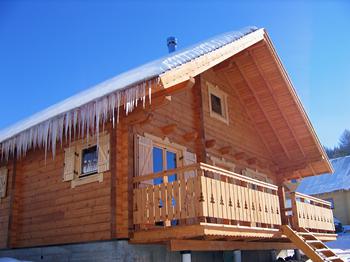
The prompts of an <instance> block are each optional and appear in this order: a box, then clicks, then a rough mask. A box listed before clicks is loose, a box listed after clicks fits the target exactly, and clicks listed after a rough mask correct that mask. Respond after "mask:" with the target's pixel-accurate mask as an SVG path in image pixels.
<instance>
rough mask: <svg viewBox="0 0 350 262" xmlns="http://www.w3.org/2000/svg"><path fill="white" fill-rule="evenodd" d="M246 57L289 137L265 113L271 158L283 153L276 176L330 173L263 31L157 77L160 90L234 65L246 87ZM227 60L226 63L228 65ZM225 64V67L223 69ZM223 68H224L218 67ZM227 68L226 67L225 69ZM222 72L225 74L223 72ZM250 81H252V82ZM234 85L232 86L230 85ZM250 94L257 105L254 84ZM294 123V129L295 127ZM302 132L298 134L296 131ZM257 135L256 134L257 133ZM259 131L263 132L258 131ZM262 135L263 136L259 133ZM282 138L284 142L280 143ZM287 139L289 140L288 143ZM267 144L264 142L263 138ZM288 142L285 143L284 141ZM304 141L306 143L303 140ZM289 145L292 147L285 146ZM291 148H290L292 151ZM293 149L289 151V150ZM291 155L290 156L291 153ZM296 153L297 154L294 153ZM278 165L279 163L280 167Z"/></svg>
mask: <svg viewBox="0 0 350 262" xmlns="http://www.w3.org/2000/svg"><path fill="white" fill-rule="evenodd" d="M259 48H260V49H261V50H260V51H259V50H258V52H265V53H266V55H267V56H269V60H270V61H271V65H272V66H273V67H274V72H273V73H274V74H278V76H279V78H280V82H279V83H278V85H279V88H280V90H282V91H281V92H283V93H284V95H286V96H287V99H288V100H289V102H288V103H289V105H288V106H287V105H286V106H284V105H283V103H282V104H281V103H279V102H278V101H279V100H282V98H280V97H278V96H279V94H278V93H277V92H276V94H275V92H274V83H268V80H267V78H268V76H265V74H268V72H266V71H268V70H265V69H263V68H262V66H260V64H261V63H262V62H260V61H259V59H257V58H255V57H254V52H255V51H254V50H257V49H259ZM244 56H246V57H248V56H249V57H250V59H252V63H254V64H255V66H256V70H257V72H258V74H260V76H261V77H262V79H264V82H265V87H266V88H270V91H269V92H270V96H271V101H274V103H275V104H276V109H278V110H279V112H280V114H281V116H282V118H281V119H283V121H284V122H285V123H286V125H285V126H286V127H287V128H288V129H289V134H290V135H289V136H290V137H286V138H285V137H284V136H283V134H282V132H280V130H278V127H277V124H276V123H275V122H276V121H279V120H278V119H272V118H270V119H269V114H268V112H267V113H265V116H266V120H267V122H269V125H270V127H271V130H272V131H271V132H273V133H274V137H275V140H276V141H278V142H279V152H272V153H273V155H274V156H276V155H277V154H280V151H282V152H283V153H281V154H283V155H282V156H281V157H280V158H277V162H278V163H277V164H278V166H279V169H278V170H277V172H278V173H280V179H281V180H289V179H292V178H302V177H307V176H312V175H319V174H323V173H333V172H334V171H333V168H332V165H331V164H330V162H329V159H328V157H327V154H326V153H325V151H324V149H323V147H322V145H321V143H320V141H319V139H318V137H317V135H316V132H315V130H314V128H313V126H312V124H311V122H310V119H309V118H308V116H307V114H306V112H305V109H304V107H303V105H302V103H301V101H300V99H299V97H298V95H297V93H296V91H295V88H294V87H293V84H292V82H291V80H290V78H289V77H288V74H287V72H286V70H285V68H284V67H283V65H282V62H281V60H280V58H279V56H278V55H277V52H276V50H275V48H274V46H273V44H272V41H271V39H270V37H269V36H268V34H267V32H266V30H264V29H259V30H256V31H255V32H253V33H250V34H248V35H246V36H244V37H242V38H240V39H238V40H236V41H234V42H232V43H230V44H227V45H225V46H224V47H222V48H220V49H217V50H215V51H212V52H210V53H208V54H206V55H203V56H200V57H198V58H196V59H194V60H192V61H190V62H188V63H186V64H183V65H180V66H178V67H176V68H174V69H172V70H170V71H167V72H165V73H163V74H161V75H160V76H159V77H160V81H161V84H162V86H163V88H165V89H167V88H171V87H173V86H176V85H179V83H183V82H186V81H189V80H190V79H193V77H195V76H197V75H200V74H201V73H203V72H205V71H206V70H208V69H210V68H214V67H216V68H219V69H218V71H220V72H221V73H227V72H228V70H233V69H232V67H234V66H236V68H237V70H238V72H239V73H240V74H241V75H243V79H244V80H245V82H248V83H246V84H247V85H248V86H249V82H250V80H251V79H253V78H251V79H250V77H249V76H245V75H244V72H243V71H244V69H243V70H242V69H241V67H244V66H245V65H244V59H241V58H242V57H244ZM228 61H229V62H228ZM225 64H226V66H225ZM222 65H224V66H222ZM226 67H227V68H226ZM225 70H226V72H225ZM252 81H254V80H252ZM233 85H234V84H233ZM250 88H251V91H252V93H253V94H254V93H255V94H254V95H255V97H254V98H255V99H256V101H257V104H259V98H258V97H257V95H256V92H254V90H253V89H254V85H251V86H250ZM259 106H260V107H261V110H262V111H264V108H263V107H264V105H262V103H261V104H259ZM290 110H292V111H293V114H294V116H293V118H292V117H290V115H291V114H290V112H289V111H290ZM295 123H297V124H298V129H297V126H296V124H295ZM300 130H302V131H300ZM258 132H260V131H259V130H258ZM261 132H263V131H261ZM262 136H264V134H262ZM284 139H286V141H285V140H284ZM288 139H289V140H288ZM266 140H267V141H268V139H266ZM287 140H288V141H287ZM306 140H307V141H306ZM288 143H289V144H291V143H293V145H288ZM265 145H266V147H267V148H268V149H269V151H273V149H271V148H269V147H270V144H269V143H268V142H267V143H265ZM293 147H294V148H293ZM292 149H293V150H292ZM292 151H295V152H294V155H293V152H292ZM298 152H299V153H298ZM281 162H283V163H282V164H281Z"/></svg>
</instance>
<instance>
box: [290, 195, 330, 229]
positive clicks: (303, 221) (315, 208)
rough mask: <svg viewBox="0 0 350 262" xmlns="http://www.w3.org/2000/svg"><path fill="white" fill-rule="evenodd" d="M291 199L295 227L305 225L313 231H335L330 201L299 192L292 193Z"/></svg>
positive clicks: (304, 226)
mask: <svg viewBox="0 0 350 262" xmlns="http://www.w3.org/2000/svg"><path fill="white" fill-rule="evenodd" d="M291 200H292V212H293V216H292V223H293V227H294V228H296V229H297V228H299V227H303V228H307V229H309V230H311V231H319V232H327V231H330V232H334V230H335V228H334V219H333V211H332V208H331V203H330V202H328V201H325V200H322V199H319V198H315V197H312V196H308V195H304V194H301V193H298V192H293V193H291Z"/></svg>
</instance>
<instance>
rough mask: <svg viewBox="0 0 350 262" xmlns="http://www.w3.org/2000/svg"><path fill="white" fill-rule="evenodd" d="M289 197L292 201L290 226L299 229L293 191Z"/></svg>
mask: <svg viewBox="0 0 350 262" xmlns="http://www.w3.org/2000/svg"><path fill="white" fill-rule="evenodd" d="M290 198H291V202H292V228H293V229H296V230H298V229H299V215H298V209H297V199H296V196H295V192H291V193H290Z"/></svg>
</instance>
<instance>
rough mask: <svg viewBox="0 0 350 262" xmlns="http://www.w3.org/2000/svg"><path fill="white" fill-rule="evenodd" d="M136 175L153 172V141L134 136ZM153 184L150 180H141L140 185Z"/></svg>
mask: <svg viewBox="0 0 350 262" xmlns="http://www.w3.org/2000/svg"><path fill="white" fill-rule="evenodd" d="M136 139H137V150H136V154H137V155H136V159H137V161H136V172H135V174H136V176H144V175H148V174H151V173H153V142H152V139H150V138H147V137H143V136H139V135H138V136H136ZM142 185H153V181H152V180H147V181H142V183H141V185H140V186H142Z"/></svg>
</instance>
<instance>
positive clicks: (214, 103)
mask: <svg viewBox="0 0 350 262" xmlns="http://www.w3.org/2000/svg"><path fill="white" fill-rule="evenodd" d="M210 103H211V109H212V111H213V112H215V113H217V114H219V115H221V116H222V108H221V103H222V101H221V98H220V97H218V96H216V95H213V94H210Z"/></svg>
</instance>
